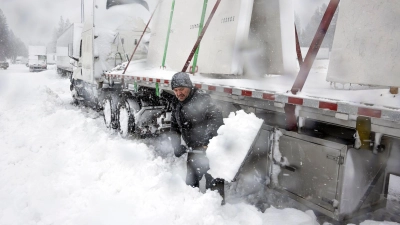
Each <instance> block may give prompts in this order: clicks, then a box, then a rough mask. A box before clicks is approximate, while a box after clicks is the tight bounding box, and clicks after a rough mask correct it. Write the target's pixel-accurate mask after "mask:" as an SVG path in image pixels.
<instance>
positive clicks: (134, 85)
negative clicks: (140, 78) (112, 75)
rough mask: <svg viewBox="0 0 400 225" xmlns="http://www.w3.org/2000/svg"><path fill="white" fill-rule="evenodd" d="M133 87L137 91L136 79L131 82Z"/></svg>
mask: <svg viewBox="0 0 400 225" xmlns="http://www.w3.org/2000/svg"><path fill="white" fill-rule="evenodd" d="M133 88H134V89H135V92H137V91H138V87H137V83H136V81H135V83H133Z"/></svg>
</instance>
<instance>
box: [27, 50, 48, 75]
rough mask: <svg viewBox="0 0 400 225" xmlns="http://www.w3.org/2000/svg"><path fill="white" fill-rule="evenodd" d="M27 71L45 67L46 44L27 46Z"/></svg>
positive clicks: (39, 69) (40, 69)
mask: <svg viewBox="0 0 400 225" xmlns="http://www.w3.org/2000/svg"><path fill="white" fill-rule="evenodd" d="M28 64H29V72H35V71H42V70H46V69H47V49H46V46H29V58H28Z"/></svg>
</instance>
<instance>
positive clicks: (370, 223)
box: [360, 220, 400, 225]
mask: <svg viewBox="0 0 400 225" xmlns="http://www.w3.org/2000/svg"><path fill="white" fill-rule="evenodd" d="M360 225H400V223H396V222H388V221H383V222H379V221H372V220H366V221H364V222H362V223H360Z"/></svg>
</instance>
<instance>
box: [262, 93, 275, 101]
mask: <svg viewBox="0 0 400 225" xmlns="http://www.w3.org/2000/svg"><path fill="white" fill-rule="evenodd" d="M263 99H267V100H272V101H275V95H272V94H266V93H263Z"/></svg>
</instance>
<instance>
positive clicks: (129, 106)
mask: <svg viewBox="0 0 400 225" xmlns="http://www.w3.org/2000/svg"><path fill="white" fill-rule="evenodd" d="M139 110H140V106H139V104H138V103H137V102H136V101H135V100H134V99H123V100H122V101H121V102H120V103H119V104H118V123H119V126H118V127H119V132H120V134H121V136H122V137H127V136H128V135H129V134H133V133H134V132H135V114H136V113H137V112H138V111H139Z"/></svg>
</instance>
